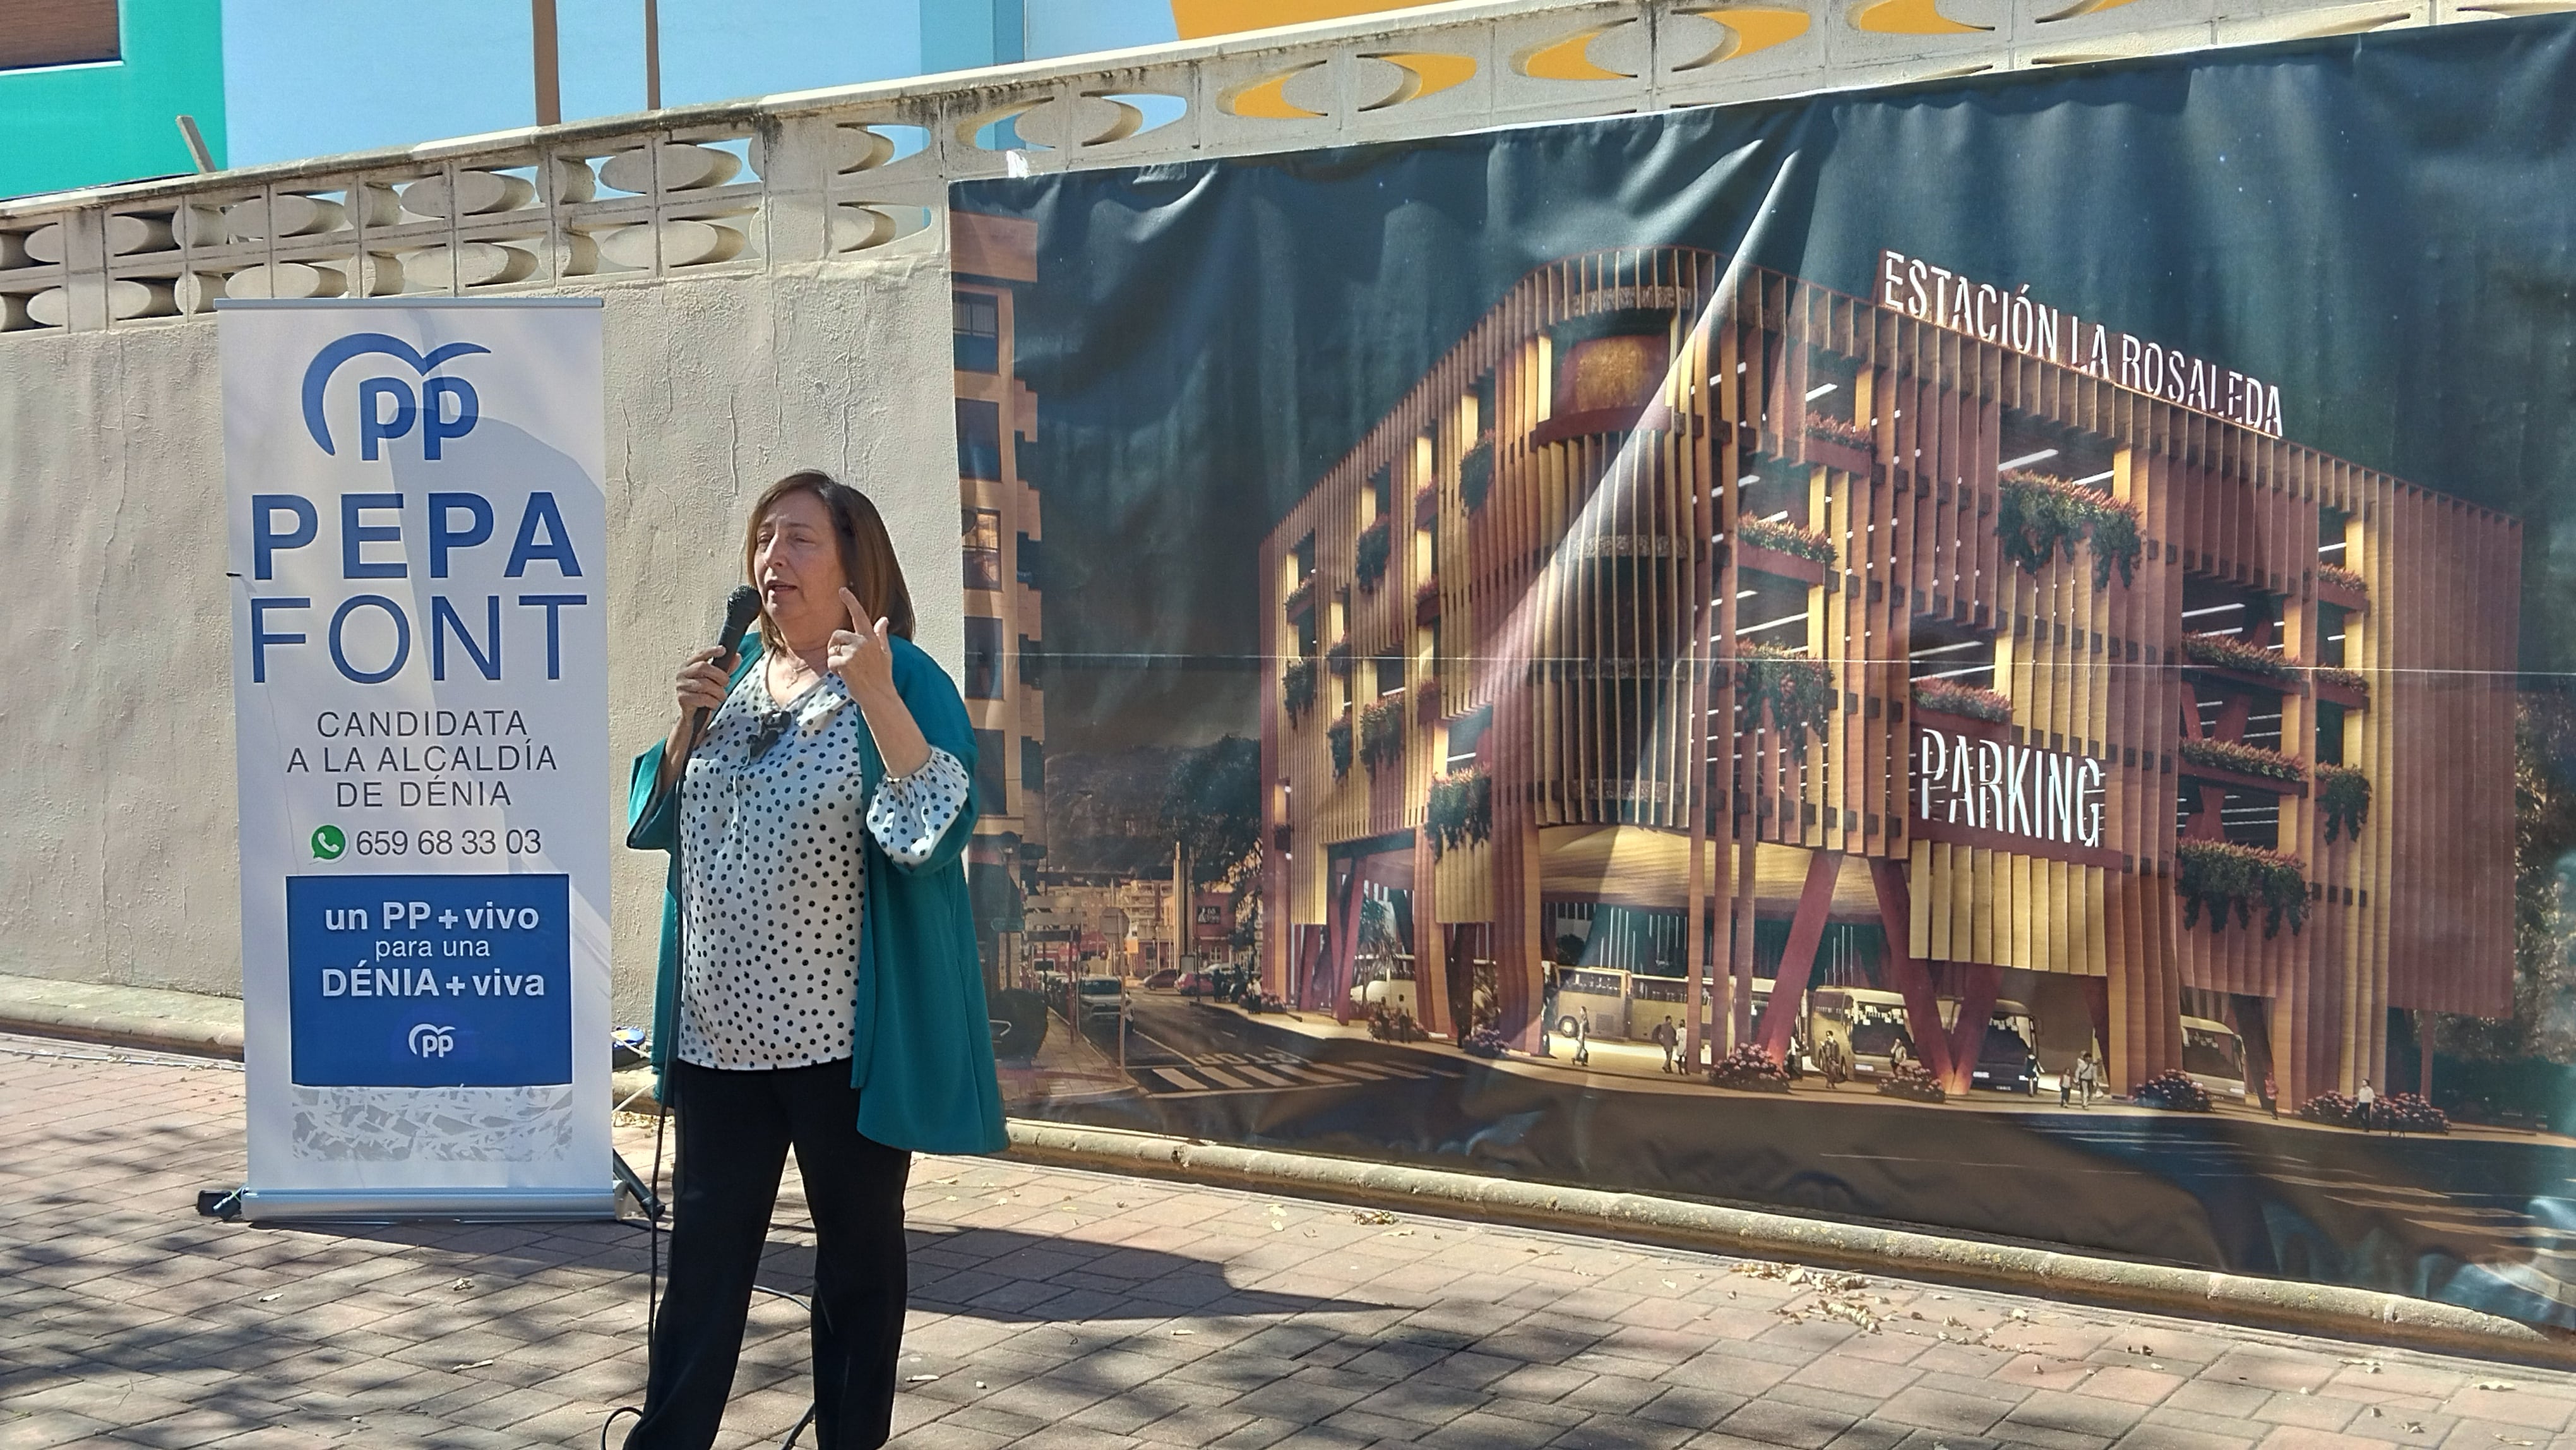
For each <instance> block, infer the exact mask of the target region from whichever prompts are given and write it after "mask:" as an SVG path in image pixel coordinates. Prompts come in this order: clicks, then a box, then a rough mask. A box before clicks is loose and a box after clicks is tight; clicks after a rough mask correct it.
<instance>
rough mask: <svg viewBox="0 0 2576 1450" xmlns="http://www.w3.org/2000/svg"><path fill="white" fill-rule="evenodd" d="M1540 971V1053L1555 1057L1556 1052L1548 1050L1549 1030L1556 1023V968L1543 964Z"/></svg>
mask: <svg viewBox="0 0 2576 1450" xmlns="http://www.w3.org/2000/svg"><path fill="white" fill-rule="evenodd" d="M1539 972H1540V976H1539V987H1538V1055H1539V1056H1541V1057H1554V1056H1556V1054H1555V1053H1553V1052H1550V1051H1548V1047H1547V1030H1548V1028H1550V1027H1552V1026H1554V1025H1555V1023H1556V968H1554V967H1545V966H1543V967H1541V968H1539Z"/></svg>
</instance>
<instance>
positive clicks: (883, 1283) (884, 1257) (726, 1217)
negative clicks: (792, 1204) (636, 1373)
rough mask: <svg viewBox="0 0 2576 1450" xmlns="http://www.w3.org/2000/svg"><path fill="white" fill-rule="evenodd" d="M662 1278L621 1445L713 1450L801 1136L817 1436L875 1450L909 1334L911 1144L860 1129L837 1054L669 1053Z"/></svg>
mask: <svg viewBox="0 0 2576 1450" xmlns="http://www.w3.org/2000/svg"><path fill="white" fill-rule="evenodd" d="M668 1085H669V1088H670V1091H671V1107H672V1111H673V1114H674V1116H675V1117H676V1118H677V1119H678V1122H679V1149H678V1156H677V1158H676V1159H675V1166H674V1167H673V1168H672V1172H671V1197H672V1224H671V1239H670V1256H671V1265H670V1268H671V1283H670V1288H669V1289H668V1290H667V1291H666V1292H665V1293H664V1294H663V1296H662V1305H661V1312H660V1317H659V1319H658V1321H657V1322H656V1323H655V1324H654V1326H653V1349H652V1372H651V1374H650V1375H649V1377H648V1379H647V1382H646V1384H645V1387H644V1418H643V1419H642V1420H640V1421H639V1422H637V1424H636V1426H635V1429H634V1432H633V1433H632V1434H630V1435H628V1436H627V1438H626V1445H627V1450H706V1447H708V1446H709V1445H712V1444H713V1443H714V1442H715V1438H716V1429H717V1426H718V1425H720V1424H721V1423H722V1422H723V1419H724V1407H725V1400H726V1398H727V1396H728V1395H730V1394H731V1393H732V1390H733V1374H734V1365H735V1362H736V1361H737V1360H738V1359H739V1358H740V1357H741V1354H742V1330H743V1320H744V1316H745V1315H746V1314H747V1313H748V1312H749V1310H750V1306H751V1293H752V1289H751V1286H752V1281H753V1280H754V1279H755V1278H756V1277H758V1275H759V1271H760V1255H761V1250H762V1249H763V1248H764V1247H765V1246H766V1244H767V1242H768V1238H769V1215H770V1210H771V1209H772V1208H774V1207H775V1206H776V1205H777V1202H778V1184H779V1179H780V1177H781V1175H782V1174H783V1173H784V1172H785V1171H786V1166H787V1149H788V1146H789V1145H790V1144H793V1145H795V1148H796V1168H797V1172H798V1173H799V1174H800V1175H801V1176H802V1177H803V1178H804V1180H805V1201H806V1204H807V1206H808V1207H810V1208H811V1209H812V1210H813V1215H814V1234H815V1238H816V1240H817V1246H816V1250H815V1256H814V1316H813V1338H814V1405H815V1410H814V1428H815V1438H814V1439H813V1440H812V1441H810V1442H808V1443H811V1444H813V1445H815V1446H817V1447H818V1450H872V1447H874V1446H878V1445H883V1444H884V1443H885V1442H886V1437H887V1435H888V1434H889V1433H890V1431H891V1429H892V1423H891V1422H892V1420H893V1416H894V1380H895V1360H896V1355H897V1353H898V1351H899V1350H900V1348H901V1346H902V1343H903V1311H904V1296H905V1292H906V1289H907V1287H908V1285H907V1279H906V1276H905V1272H904V1237H903V1190H904V1179H905V1177H906V1175H908V1174H909V1173H910V1172H911V1171H912V1155H911V1154H909V1153H907V1152H904V1151H903V1150H902V1149H900V1148H889V1147H887V1146H885V1145H884V1144H882V1143H878V1142H874V1141H872V1140H870V1139H868V1138H865V1137H862V1136H860V1134H859V1130H858V1127H857V1123H858V1119H859V1093H858V1089H856V1088H854V1087H852V1086H850V1064H849V1063H848V1062H847V1061H846V1060H844V1061H840V1062H827V1063H822V1064H819V1065H817V1066H814V1067H799V1068H789V1069H784V1070H780V1071H774V1072H719V1071H716V1070H714V1069H712V1068H704V1067H697V1066H694V1065H692V1064H689V1063H685V1062H680V1061H677V1060H674V1061H673V1062H672V1063H671V1066H670V1073H669V1081H668Z"/></svg>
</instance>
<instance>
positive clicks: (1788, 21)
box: [1673, 0, 2128, 70]
mask: <svg viewBox="0 0 2576 1450" xmlns="http://www.w3.org/2000/svg"><path fill="white" fill-rule="evenodd" d="M2110 3H2111V4H2114V5H2124V4H2127V3H2128V0H2110ZM1676 13H1678V14H1682V15H1696V16H1698V17H1700V18H1701V19H1703V20H1713V21H1716V22H1717V23H1718V24H1720V25H1723V26H1725V27H1726V28H1727V29H1728V30H1729V31H1732V32H1733V34H1732V35H1731V36H1729V38H1728V39H1727V41H1726V43H1725V44H1723V45H1720V46H1718V47H1717V48H1716V49H1715V50H1712V51H1710V52H1709V53H1708V54H1706V55H1703V56H1701V57H1700V58H1699V59H1697V60H1694V61H1690V62H1688V63H1686V64H1683V65H1677V66H1675V67H1673V69H1675V70H1697V69H1699V68H1700V67H1702V66H1710V65H1716V64H1718V63H1720V62H1722V61H1730V60H1742V59H1744V58H1745V57H1746V56H1748V55H1752V54H1753V53H1755V52H1756V51H1764V50H1769V49H1770V48H1771V47H1773V46H1775V45H1779V44H1781V43H1783V42H1785V41H1791V40H1795V39H1797V38H1798V37H1799V36H1801V35H1804V34H1806V33H1807V27H1808V25H1809V24H1811V23H1812V22H1811V21H1809V19H1808V18H1807V12H1806V11H1804V10H1761V9H1754V8H1750V7H1747V8H1745V9H1741V10H1683V11H1678V12H1676Z"/></svg>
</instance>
